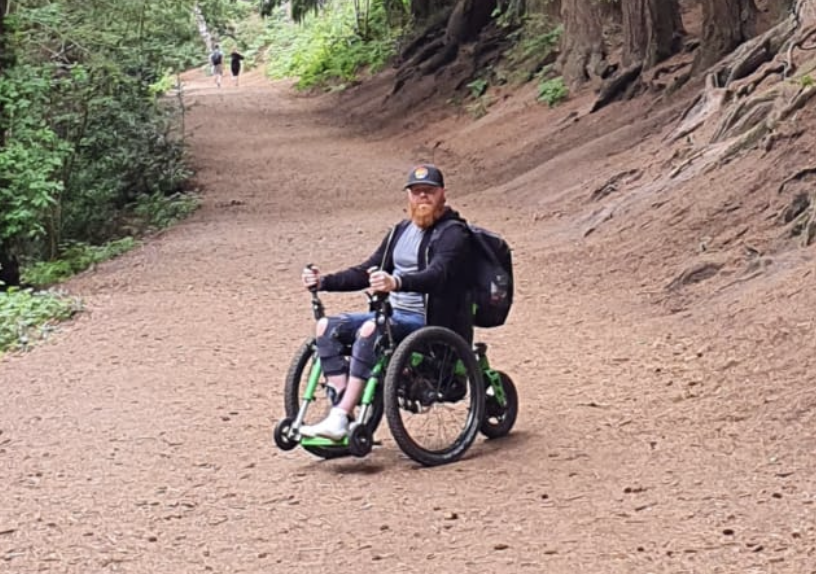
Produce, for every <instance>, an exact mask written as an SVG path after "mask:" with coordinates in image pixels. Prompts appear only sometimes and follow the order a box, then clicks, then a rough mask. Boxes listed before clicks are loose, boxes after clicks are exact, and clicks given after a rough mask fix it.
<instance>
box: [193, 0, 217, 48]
mask: <svg viewBox="0 0 816 574" xmlns="http://www.w3.org/2000/svg"><path fill="white" fill-rule="evenodd" d="M193 15H194V16H195V21H196V25H197V26H198V34H199V35H200V36H201V39H202V40H203V41H204V45H205V46H206V47H207V54H210V53H211V52H212V51H213V47H214V46H215V43H214V42H213V38H212V34H210V29H209V28H208V27H207V21H206V20H205V19H204V14H202V13H201V7H200V6H199V5H198V2H196V3H195V4H194V5H193Z"/></svg>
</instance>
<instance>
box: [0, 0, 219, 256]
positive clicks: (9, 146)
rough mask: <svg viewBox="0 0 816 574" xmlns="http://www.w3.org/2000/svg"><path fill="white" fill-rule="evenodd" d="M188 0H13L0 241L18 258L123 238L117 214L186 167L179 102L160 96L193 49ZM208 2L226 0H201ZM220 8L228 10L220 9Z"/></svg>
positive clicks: (4, 78) (0, 91)
mask: <svg viewBox="0 0 816 574" xmlns="http://www.w3.org/2000/svg"><path fill="white" fill-rule="evenodd" d="M192 4H193V2H192V0H187V1H181V2H159V1H156V0H152V1H151V0H144V1H142V2H127V3H121V2H115V1H113V0H96V1H95V2H82V1H79V0H61V1H55V2H48V3H45V2H42V1H39V0H21V1H20V2H17V3H14V4H13V5H12V7H13V10H14V11H13V12H12V13H11V15H10V17H9V18H8V20H7V21H6V25H7V27H8V28H9V29H10V30H11V31H12V32H13V33H12V34H10V35H8V36H7V38H6V44H7V46H10V48H11V49H12V50H13V51H14V54H15V55H16V58H15V59H14V60H11V61H12V62H13V65H12V66H11V67H9V68H7V69H5V70H3V74H2V75H0V127H5V130H4V134H5V142H4V146H3V148H2V149H0V244H2V245H3V246H4V249H6V251H8V252H11V253H13V254H16V255H17V256H18V257H21V258H23V259H27V260H31V259H35V260H36V259H54V258H57V257H59V256H60V246H62V245H69V244H72V243H74V242H90V243H104V242H106V241H108V240H109V239H111V238H116V237H118V236H121V235H122V233H121V231H120V230H119V229H118V226H119V224H120V222H121V221H122V216H121V214H123V213H126V212H127V211H128V209H129V207H128V206H129V205H130V204H132V203H134V202H136V201H137V200H138V199H139V198H140V197H142V196H144V195H148V196H152V195H155V194H164V195H167V194H172V193H175V192H176V191H177V190H178V188H179V184H180V183H181V182H182V181H183V180H184V179H185V178H186V177H187V176H188V172H187V170H186V168H185V166H184V156H183V152H184V149H183V142H182V141H181V138H180V135H179V134H180V132H179V130H178V125H179V110H178V109H177V108H176V107H175V106H173V105H172V102H171V101H170V100H165V99H162V98H161V95H162V93H163V89H166V88H168V87H169V86H170V85H172V84H171V82H170V81H168V77H169V74H170V73H171V71H172V70H173V69H179V68H181V67H186V66H189V65H190V64H191V63H192V62H195V61H197V59H198V58H200V46H199V45H198V42H199V38H198V36H197V35H196V33H195V26H194V25H193V20H192V12H191V7H192ZM202 4H203V5H204V6H206V7H207V8H208V9H211V10H214V9H215V8H214V7H218V6H220V5H221V4H231V3H230V2H227V1H226V0H210V1H208V2H203V3H202ZM225 11H226V12H229V10H226V9H225Z"/></svg>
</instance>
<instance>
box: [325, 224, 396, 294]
mask: <svg viewBox="0 0 816 574" xmlns="http://www.w3.org/2000/svg"><path fill="white" fill-rule="evenodd" d="M393 233H394V229H392V230H391V231H390V232H389V233H388V235H386V236H385V238H383V240H382V243H380V246H379V247H378V248H377V250H376V251H375V252H374V253H372V254H371V256H370V257H369V258H368V259H366V260H365V261H363V262H362V263H360V264H359V265H354V266H352V267H349V268H348V269H346V270H344V271H338V272H337V273H331V274H329V275H326V276H324V277H321V278H320V290H321V291H360V290H361V289H365V288H366V287H368V270H369V269H370V268H371V267H379V266H380V265H382V261H383V256H384V255H385V250H386V249H387V247H388V241H389V239H390V238H391V236H392V234H393Z"/></svg>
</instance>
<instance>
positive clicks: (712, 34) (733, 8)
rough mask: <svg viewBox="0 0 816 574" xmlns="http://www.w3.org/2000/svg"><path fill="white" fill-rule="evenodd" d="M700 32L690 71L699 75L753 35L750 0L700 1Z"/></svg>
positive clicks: (752, 4) (752, 15)
mask: <svg viewBox="0 0 816 574" xmlns="http://www.w3.org/2000/svg"><path fill="white" fill-rule="evenodd" d="M702 3H703V33H702V38H701V40H700V49H699V51H698V52H697V57H696V58H695V60H694V67H693V72H694V73H698V72H703V71H705V70H707V69H708V68H710V67H711V66H713V65H714V64H715V63H716V62H717V61H718V60H719V59H720V58H722V57H723V56H725V55H726V54H728V53H729V52H731V51H732V50H734V48H736V47H737V46H739V45H740V44H742V43H743V42H745V41H746V40H749V39H750V38H752V37H753V36H754V34H755V33H756V14H757V7H756V4H754V0H702Z"/></svg>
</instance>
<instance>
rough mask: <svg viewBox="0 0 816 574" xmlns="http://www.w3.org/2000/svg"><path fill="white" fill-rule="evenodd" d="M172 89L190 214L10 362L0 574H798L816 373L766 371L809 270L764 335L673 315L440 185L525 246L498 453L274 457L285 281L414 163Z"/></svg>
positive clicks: (800, 368) (205, 83)
mask: <svg viewBox="0 0 816 574" xmlns="http://www.w3.org/2000/svg"><path fill="white" fill-rule="evenodd" d="M186 90H187V94H188V97H189V101H190V102H191V105H192V107H191V111H190V115H189V117H188V129H189V131H190V133H191V137H192V144H193V152H194V156H195V160H196V163H197V164H198V165H199V166H200V169H199V171H198V174H197V178H196V179H197V181H198V183H199V184H200V185H201V186H202V187H203V189H204V190H205V195H204V200H205V204H204V207H203V208H202V209H201V210H200V211H199V212H198V213H197V214H196V215H195V216H194V217H192V218H191V219H190V220H188V221H186V222H184V223H182V224H181V225H179V226H178V227H176V228H174V229H172V230H170V231H168V232H166V233H164V234H162V235H161V236H160V237H158V238H154V239H152V240H150V241H148V242H147V243H146V245H145V246H144V247H142V248H140V249H138V250H136V251H134V252H132V253H130V254H127V255H126V256H124V257H122V258H120V259H118V260H116V261H113V262H109V263H107V264H104V265H102V266H100V267H99V268H98V269H96V270H95V271H93V272H90V273H87V274H85V275H83V276H81V277H78V278H76V279H75V280H73V281H71V282H70V283H69V284H68V286H67V287H68V288H69V289H70V290H71V291H72V292H73V293H75V294H78V295H81V296H83V297H84V298H85V300H86V302H87V306H88V312H87V313H84V314H83V315H82V316H81V317H80V318H79V319H78V320H77V321H76V322H74V323H73V324H71V325H69V326H68V327H66V328H65V329H63V330H62V331H61V332H60V333H59V334H58V335H57V336H55V337H54V338H53V340H52V341H50V342H49V343H47V344H43V345H41V346H39V347H38V348H36V349H35V350H34V351H33V352H31V353H28V354H26V355H21V356H11V357H7V358H6V359H4V360H3V361H2V363H0V381H2V400H0V432H1V433H2V434H0V484H3V485H4V487H3V495H2V504H0V572H14V573H33V572H39V571H52V572H67V573H82V574H86V573H91V572H132V573H139V574H144V573H148V572H149V573H167V574H170V573H173V574H182V573H187V572H218V573H222V572H223V573H227V572H246V573H250V572H258V573H260V572H264V573H269V572H290V571H291V572H304V573H311V572H314V573H319V572H320V573H322V572H331V571H334V572H352V571H360V570H368V569H376V570H378V571H381V572H417V573H420V572H422V573H424V572H429V571H438V572H485V573H488V572H489V573H496V572H507V573H516V572H549V573H574V572H593V573H600V572H603V573H616V572H620V573H632V572H643V573H646V572H677V573H680V572H701V573H702V572H705V573H714V572H741V573H748V572H757V573H759V572H763V573H766V572H791V573H794V572H795V573H811V572H816V569H814V568H815V567H814V564H816V546H814V542H813V541H814V540H815V539H816V528H814V525H815V524H816V520H814V512H816V508H814V501H815V500H816V488H815V487H816V481H815V480H814V478H813V476H814V474H815V473H814V471H816V463H815V462H814V459H813V456H812V454H813V452H814V448H816V441H814V440H813V437H814V432H813V424H812V423H813V422H814V418H813V414H812V413H813V409H814V404H815V403H814V401H813V398H812V395H810V394H806V393H805V391H803V390H802V389H803V387H801V386H800V387H797V388H798V389H800V391H796V390H795V388H789V389H788V391H785V390H784V387H777V386H776V385H777V384H778V383H781V382H785V381H791V380H797V379H800V378H804V379H806V378H807V376H808V373H810V374H811V375H812V372H813V369H812V368H811V367H812V366H813V363H812V357H813V356H814V355H813V353H812V352H810V353H809V355H807V354H806V356H804V357H803V358H802V360H801V361H800V362H798V363H796V362H795V361H794V360H793V357H794V355H792V354H790V353H787V354H786V353H784V352H781V351H780V352H778V353H777V354H776V355H773V354H771V356H770V357H767V358H761V359H760V360H758V359H757V354H758V353H759V352H760V351H761V350H762V349H763V348H765V349H767V348H768V347H767V345H768V343H767V341H769V340H771V339H772V338H773V337H781V339H776V340H774V341H773V343H771V345H772V347H773V348H774V349H782V348H784V346H785V344H786V341H788V342H790V341H797V342H800V341H802V340H807V339H808V338H809V337H812V336H811V335H808V334H809V333H812V314H811V315H810V316H808V317H802V316H801V315H798V314H797V313H798V311H797V310H801V308H802V306H801V305H803V304H804V303H809V302H810V300H808V299H799V297H800V296H801V293H802V292H807V291H808V290H810V291H812V282H813V281H812V277H807V276H804V278H802V279H801V280H800V284H797V283H795V282H791V283H790V289H789V290H788V291H787V293H788V294H789V297H788V300H787V301H781V302H778V303H777V306H776V307H775V310H774V312H773V313H772V314H770V315H768V316H767V317H766V319H767V320H764V321H758V322H755V323H751V319H752V318H753V317H752V315H751V313H752V312H753V311H752V309H753V306H752V304H751V302H750V301H748V302H747V303H744V304H742V305H743V306H740V305H741V304H740V303H739V300H738V299H736V296H734V297H735V299H734V300H731V301H728V300H723V301H721V302H720V303H719V305H721V307H722V308H723V309H727V310H728V312H723V313H721V314H710V315H707V314H706V313H705V312H694V311H693V310H691V311H687V312H681V313H666V312H665V309H664V308H663V307H661V306H660V305H654V304H651V303H650V297H651V292H652V290H653V289H654V284H653V283H651V282H649V281H644V277H645V276H646V273H645V272H644V271H643V270H640V273H639V272H638V270H637V264H636V263H631V268H630V269H628V270H626V269H622V268H621V267H620V266H619V265H618V263H616V262H614V261H609V260H607V256H606V252H605V246H604V244H603V242H600V241H599V242H596V243H590V242H584V243H581V242H576V241H575V240H574V239H573V238H572V237H570V236H568V235H565V234H564V233H561V232H557V231H555V230H557V229H560V228H561V226H562V223H559V222H558V221H557V219H553V220H552V221H551V222H549V223H548V222H547V221H544V222H535V221H534V220H533V218H532V215H533V212H534V211H535V209H537V208H536V206H534V205H528V206H525V205H521V204H508V203H507V202H506V201H503V198H502V197H501V196H499V195H497V194H493V195H491V194H489V193H485V194H472V195H464V194H461V195H459V196H457V188H459V189H462V188H463V187H464V185H463V184H462V183H461V182H462V181H464V179H465V178H464V176H463V175H461V174H462V172H463V170H462V169H459V170H457V169H452V170H451V173H452V174H454V175H453V176H449V180H450V181H449V187H450V188H451V203H452V204H453V205H454V206H455V207H457V208H460V209H461V210H462V211H463V212H464V213H465V215H466V216H468V217H470V218H471V219H473V220H475V221H477V222H479V223H482V224H485V225H488V226H490V227H493V228H496V229H497V230H498V231H502V232H504V233H505V234H506V235H507V236H508V238H510V240H511V242H512V243H513V244H514V246H515V248H516V260H517V271H516V272H517V276H518V279H517V280H518V303H517V306H516V308H515V309H514V312H513V316H512V320H511V323H510V324H509V325H508V326H506V327H505V328H502V329H499V330H495V331H494V332H489V333H484V334H483V335H484V336H483V339H484V340H486V341H487V342H489V343H490V345H491V355H492V360H493V361H494V363H495V364H496V365H497V366H499V367H500V368H502V369H504V370H506V371H508V372H509V373H510V374H511V375H512V376H513V378H514V379H515V380H516V381H517V385H518V387H519V390H520V394H521V412H520V415H519V421H518V423H517V427H516V430H515V432H514V433H513V434H512V435H511V436H510V437H508V438H507V439H506V440H503V441H496V442H490V443H488V442H485V441H483V440H481V439H479V440H478V441H477V443H476V444H475V445H474V447H473V449H472V450H471V453H470V455H469V456H468V457H467V458H466V459H465V460H464V461H462V462H460V463H458V464H455V465H451V466H448V467H443V468H435V469H423V468H418V467H417V466H416V465H414V464H413V463H412V462H410V461H409V460H407V459H405V458H404V457H402V456H401V455H400V453H399V450H398V449H397V447H396V446H395V444H394V443H393V441H392V440H391V438H390V436H389V435H388V433H387V430H386V428H385V425H384V426H383V428H382V429H381V431H380V433H379V437H380V438H382V439H383V442H384V444H383V447H382V448H378V449H377V450H375V452H374V453H373V455H372V456H370V457H369V458H367V459H364V460H357V459H346V460H339V461H329V462H321V461H318V460H316V459H313V458H311V457H310V456H309V455H307V454H306V453H304V452H301V451H299V450H296V451H293V452H291V453H282V452H280V451H278V450H276V448H275V447H274V445H273V443H272V441H271V431H272V427H273V425H274V423H275V421H276V420H277V419H278V418H279V417H280V416H281V414H282V395H281V392H282V377H283V372H284V371H285V369H286V367H287V365H288V362H289V359H290V357H291V354H292V353H293V352H294V350H295V349H296V348H297V346H298V344H299V342H300V340H301V339H302V338H303V337H304V336H306V335H307V334H308V333H309V331H310V329H311V317H310V309H309V306H308V298H307V297H306V296H305V295H304V293H303V292H302V291H301V290H300V289H299V286H298V271H299V269H300V268H301V266H302V265H303V264H304V263H306V262H310V261H311V262H315V263H318V264H320V265H321V267H323V268H327V269H330V268H336V267H340V266H342V265H345V264H349V263H352V262H356V261H358V260H359V259H360V258H361V257H363V256H364V255H367V254H368V252H369V250H370V249H371V248H372V247H373V246H374V244H375V243H376V241H378V240H379V238H380V237H381V235H382V234H383V232H384V231H385V229H386V227H387V225H388V224H389V223H390V222H392V221H394V220H395V219H397V218H398V217H399V216H400V210H401V207H402V206H401V203H400V202H401V197H400V196H399V194H398V190H399V189H400V187H401V184H402V178H403V177H404V174H405V171H406V169H407V167H408V166H410V164H411V163H412V162H413V161H414V159H415V157H413V155H412V154H413V153H414V151H412V150H416V149H417V146H419V145H420V144H421V142H418V141H415V140H413V139H412V138H411V137H408V136H406V137H404V138H398V139H391V140H389V139H386V140H382V139H380V140H378V141H376V142H372V141H367V140H366V139H364V138H358V137H350V136H348V135H347V134H346V133H344V132H343V131H342V130H340V129H339V128H337V127H336V124H334V123H331V122H329V121H327V120H326V119H325V116H324V115H323V112H324V110H322V109H320V108H319V105H320V103H319V102H318V101H315V100H313V99H308V98H302V97H296V96H294V95H292V93H291V92H290V91H289V90H288V89H287V88H286V87H285V86H281V85H274V86H270V85H268V84H267V83H266V82H264V81H263V80H262V79H260V78H258V77H253V76H252V75H248V76H247V77H246V78H245V79H244V83H243V85H242V86H241V87H240V88H238V89H236V88H233V87H231V86H225V87H224V88H222V89H220V90H216V89H215V88H214V87H213V86H212V85H211V83H210V81H209V80H208V79H206V78H204V77H201V76H195V77H191V78H190V80H189V81H188V85H187V87H186ZM497 153H499V152H498V151H497ZM443 167H444V166H443ZM456 174H460V175H461V179H460V180H459V181H457V179H456V177H455V175H456ZM391 190H393V193H392V191H391ZM652 239H653V240H656V239H655V238H654V237H653V238H652ZM647 240H648V239H647ZM624 271H626V272H624ZM776 293H777V294H779V292H776ZM735 301H736V302H735ZM325 302H326V303H327V305H328V306H329V309H330V310H336V309H340V308H343V307H346V306H348V305H349V304H358V303H362V298H361V297H358V296H327V297H326V298H325ZM791 302H797V305H799V306H798V307H797V306H796V305H793V304H792V303H791ZM786 309H787V310H786ZM729 317H730V319H729ZM729 321H730V323H728V322H729ZM746 324H754V325H755V327H753V328H751V329H747V328H744V326H745V325H746ZM735 325H736V326H738V327H739V329H738V330H737V331H734V330H729V329H733V327H734V326H735ZM726 332H727V333H731V335H728V336H732V335H733V336H732V339H731V340H728V341H725V340H724V339H723V338H722V337H723V333H726ZM735 333H736V334H735ZM780 333H787V334H786V335H785V334H782V335H780ZM809 349H810V350H811V351H812V343H811V347H810V348H809ZM805 350H806V351H808V348H806V349H805ZM775 369H776V370H775ZM780 372H781V373H783V377H784V379H785V380H784V381H780V380H779V379H778V376H777V375H775V373H780ZM797 392H799V393H800V394H798V395H797V394H796V393H797ZM724 401H727V402H728V403H729V405H731V406H732V408H728V409H726V410H724V409H723V402H724ZM774 405H780V406H779V408H777V409H774V408H773V407H774Z"/></svg>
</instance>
